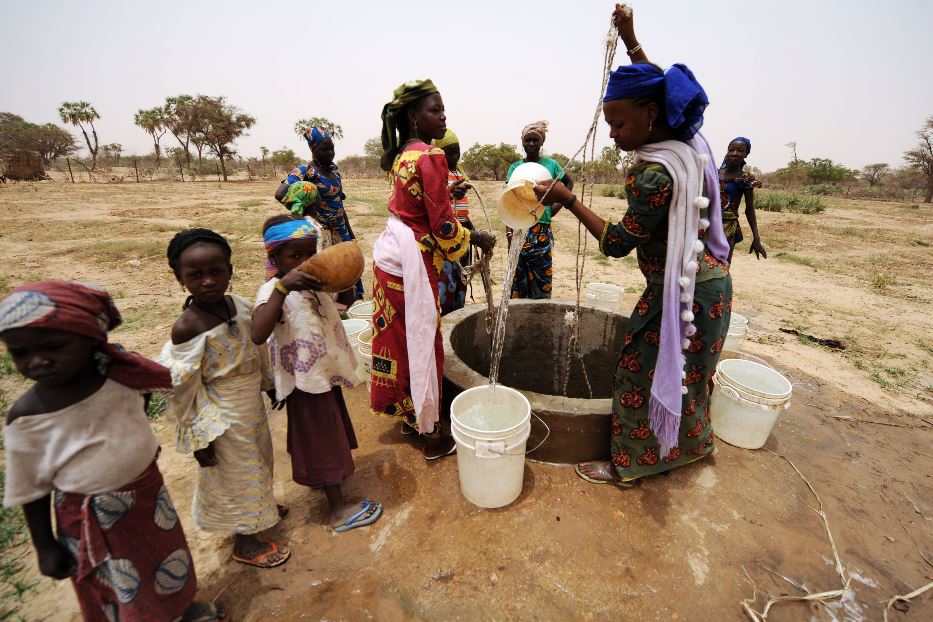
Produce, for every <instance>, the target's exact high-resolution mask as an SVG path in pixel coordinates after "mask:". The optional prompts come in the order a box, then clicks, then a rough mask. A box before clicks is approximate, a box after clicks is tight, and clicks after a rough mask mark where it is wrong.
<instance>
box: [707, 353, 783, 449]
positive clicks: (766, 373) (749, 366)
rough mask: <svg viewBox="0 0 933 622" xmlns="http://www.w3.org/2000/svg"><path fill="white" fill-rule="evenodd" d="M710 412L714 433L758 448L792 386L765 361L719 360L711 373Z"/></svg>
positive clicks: (728, 441)
mask: <svg viewBox="0 0 933 622" xmlns="http://www.w3.org/2000/svg"><path fill="white" fill-rule="evenodd" d="M713 383H714V385H715V388H714V389H713V394H712V397H711V398H710V416H711V417H712V420H713V430H714V431H715V433H716V436H717V437H718V438H720V439H722V440H723V441H725V442H727V443H729V444H730V445H735V446H736V447H742V448H744V449H758V448H760V447H761V446H762V445H764V444H765V442H766V441H767V440H768V436H769V435H770V434H771V430H772V428H774V424H775V422H776V421H777V418H778V415H779V414H780V413H781V411H782V410H784V409H786V408H788V407H789V406H790V398H791V393H792V392H793V386H792V385H791V383H790V381H789V380H788V379H787V378H785V377H784V376H783V375H782V374H781V373H780V372H778V371H777V370H774V369H772V368H770V367H768V366H767V365H761V364H760V363H755V362H753V361H748V360H745V359H741V358H735V359H728V360H725V361H720V363H719V365H718V366H717V367H716V373H715V374H713Z"/></svg>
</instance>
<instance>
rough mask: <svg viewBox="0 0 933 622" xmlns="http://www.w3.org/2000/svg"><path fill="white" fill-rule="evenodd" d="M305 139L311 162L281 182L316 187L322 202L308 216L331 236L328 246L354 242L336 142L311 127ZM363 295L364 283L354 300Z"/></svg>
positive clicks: (359, 287)
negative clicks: (335, 148)
mask: <svg viewBox="0 0 933 622" xmlns="http://www.w3.org/2000/svg"><path fill="white" fill-rule="evenodd" d="M302 135H303V136H304V137H305V140H306V141H308V147H309V148H310V149H311V161H310V162H309V163H308V164H306V165H305V164H302V165H300V166H296V167H295V168H294V169H292V171H291V173H289V174H288V177H287V178H286V179H285V181H284V182H282V183H283V185H286V186H287V187H289V188H291V186H292V185H293V184H295V183H296V182H299V181H304V182H310V183H312V184H314V185H315V186H316V187H317V191H318V195H319V196H320V198H321V201H320V203H319V204H317V205H316V206H315V207H314V209H313V213H309V214H308V215H309V216H312V217H313V218H314V219H315V220H316V221H317V222H319V223H320V225H321V227H323V229H324V231H325V232H326V233H325V235H327V236H329V238H330V239H329V240H327V242H328V244H327V246H329V245H330V244H337V243H338V242H347V241H349V240H355V239H356V236H355V235H354V233H353V228H352V227H351V226H350V218H349V216H347V211H346V209H345V208H344V205H343V201H344V199H346V198H347V195H346V194H344V192H343V179H342V178H341V176H340V171H338V170H337V165H336V164H335V163H334V154H335V152H334V140H333V138H332V137H331V135H330V132H328V131H327V130H322V129H321V128H317V127H308V128H305V129H304V131H303V132H302ZM286 197H287V195H286ZM322 248H323V246H322ZM363 295H364V292H363V281H362V279H361V280H359V281H357V282H356V285H355V286H354V297H353V300H362V299H363ZM351 302H353V301H351Z"/></svg>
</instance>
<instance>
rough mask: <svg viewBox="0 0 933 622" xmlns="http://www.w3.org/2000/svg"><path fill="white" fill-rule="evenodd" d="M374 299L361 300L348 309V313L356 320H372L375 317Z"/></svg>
mask: <svg viewBox="0 0 933 622" xmlns="http://www.w3.org/2000/svg"><path fill="white" fill-rule="evenodd" d="M373 308H374V305H373V301H372V300H359V301H357V302H356V303H354V305H353V306H352V307H350V308H349V309H347V315H348V316H350V317H351V318H353V319H355V320H366V321H367V322H371V321H372V319H373Z"/></svg>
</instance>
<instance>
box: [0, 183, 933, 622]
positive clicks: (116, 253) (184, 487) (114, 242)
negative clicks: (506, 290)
mask: <svg viewBox="0 0 933 622" xmlns="http://www.w3.org/2000/svg"><path fill="white" fill-rule="evenodd" d="M274 189H275V184H274V183H271V184H270V183H268V182H253V183H247V182H231V183H226V184H221V183H217V182H198V183H185V184H181V183H144V184H138V185H137V184H135V183H124V184H112V185H92V184H77V185H72V184H66V183H48V182H46V183H37V184H27V183H20V184H8V185H6V186H2V187H0V265H2V266H3V268H2V271H0V275H2V276H0V288H2V289H3V291H6V289H8V288H10V287H13V286H15V285H17V284H19V283H22V282H26V281H30V280H36V279H39V278H72V279H84V280H91V281H94V282H97V283H100V284H103V285H105V286H107V287H108V288H109V289H110V291H111V293H112V294H113V295H114V297H115V298H116V300H117V303H118V305H119V307H120V308H121V310H122V311H123V312H124V317H125V320H126V324H125V326H124V327H122V328H121V329H118V330H117V331H116V332H115V334H114V335H113V336H112V340H114V341H119V342H121V343H123V344H124V345H126V346H127V347H130V348H132V349H136V350H138V351H140V352H142V353H144V354H146V355H150V356H154V355H155V354H156V353H157V352H158V350H159V348H160V347H161V345H162V343H163V342H164V341H165V340H166V339H167V338H168V335H169V329H170V327H171V324H172V322H173V321H174V318H175V317H176V316H177V313H178V312H179V310H180V306H181V304H182V303H183V301H184V298H185V294H184V293H183V292H182V291H181V289H180V287H179V286H178V284H177V283H176V282H175V281H174V278H173V277H172V275H171V273H170V272H169V270H168V267H167V265H166V263H165V260H164V251H165V247H166V245H167V242H168V240H169V239H170V238H171V236H172V235H173V234H174V232H175V231H177V230H178V229H179V228H181V227H183V226H189V225H198V226H207V227H211V228H214V229H216V230H217V231H219V232H221V233H223V234H224V235H226V236H227V237H228V238H229V239H230V240H231V242H232V244H233V248H234V265H235V269H236V279H235V282H234V291H235V292H236V293H238V294H240V295H242V296H245V297H247V298H251V297H252V296H253V294H254V293H255V291H256V289H257V287H258V285H259V283H260V281H261V278H262V264H263V252H262V247H261V242H260V237H261V236H260V231H259V230H260V225H261V223H262V221H263V220H264V219H265V218H266V217H267V216H269V215H272V214H276V213H279V212H280V211H281V207H279V206H278V205H277V204H276V203H275V201H274V200H273V199H272V198H271V194H272V192H273V191H274ZM480 189H481V192H482V194H483V196H484V197H486V199H487V203H488V205H487V210H488V211H489V215H490V218H491V223H490V225H491V227H492V228H493V229H494V230H496V231H499V232H501V231H502V227H501V226H500V224H499V222H498V220H497V219H496V218H495V215H494V213H493V212H494V207H493V204H494V201H493V198H494V197H495V195H496V192H497V189H498V185H497V184H492V183H482V184H480ZM346 190H347V194H348V195H349V197H350V198H349V201H348V211H349V214H350V217H351V221H352V223H353V227H354V230H355V231H356V232H357V234H358V237H359V238H360V241H361V243H362V244H363V246H364V250H365V253H366V254H367V256H369V255H370V252H369V251H370V249H371V247H372V243H373V241H374V240H375V238H376V236H377V235H378V234H379V233H380V232H381V230H382V227H383V224H384V222H385V213H386V212H385V201H386V198H387V196H388V189H387V187H386V186H385V184H384V182H381V181H376V180H351V181H349V182H348V183H347V188H346ZM471 199H473V209H474V222H476V223H477V225H478V226H481V227H482V226H486V222H485V218H484V217H483V215H482V210H481V209H480V208H479V206H478V205H477V202H476V200H475V197H471ZM829 204H830V207H829V209H828V210H827V211H826V212H824V213H822V214H818V215H809V216H805V215H796V214H781V213H776V214H775V213H759V222H760V228H761V232H762V238H763V241H764V244H765V246H766V247H767V248H768V251H769V256H770V258H769V259H768V260H767V261H764V260H762V261H756V260H755V259H754V258H753V257H749V256H748V255H746V254H745V251H743V250H741V248H740V249H739V251H737V258H736V260H735V262H734V266H733V277H734V287H735V301H736V302H735V310H736V311H737V312H738V313H742V314H743V315H746V316H747V317H749V319H750V335H749V337H747V338H746V341H745V344H744V345H743V349H744V350H745V351H747V352H749V353H752V354H755V355H757V356H761V357H764V358H766V359H767V360H769V361H770V362H772V364H773V365H774V366H775V367H776V368H778V369H779V370H781V371H782V372H783V373H785V374H786V375H787V376H788V377H789V378H790V379H791V381H792V382H793V383H794V396H793V402H792V405H791V407H790V409H789V410H787V411H786V412H785V414H784V415H783V416H782V417H781V419H780V420H779V423H778V425H777V426H776V428H775V430H774V433H773V434H772V436H771V438H770V439H769V441H768V444H767V445H766V447H765V449H764V450H759V451H747V450H742V449H737V448H734V447H730V446H729V445H726V444H725V443H722V442H719V443H718V450H717V452H716V454H715V455H714V456H713V457H711V458H710V459H708V460H706V461H705V462H700V463H697V464H694V465H690V466H688V467H685V468H683V469H680V470H678V471H675V472H673V473H671V474H670V475H669V476H667V477H663V476H662V477H655V478H650V479H648V480H646V481H644V482H643V483H642V484H641V485H640V486H639V487H637V488H635V489H631V490H619V489H616V488H614V487H610V486H595V485H592V484H588V483H586V482H584V481H582V480H580V479H578V478H577V477H576V476H575V475H574V473H573V471H572V469H571V468H570V467H568V466H560V465H550V464H542V463H534V462H529V463H528V464H527V465H526V468H525V482H524V490H523V492H522V495H521V496H520V497H519V499H518V500H517V501H516V502H515V503H513V504H512V505H510V506H508V507H506V508H503V509H500V510H482V509H479V508H477V507H474V506H472V505H471V504H470V503H469V502H467V501H466V500H465V499H464V498H463V497H462V496H461V495H460V492H459V485H458V479H457V464H456V460H455V459H447V460H443V461H439V462H436V463H430V464H428V463H426V462H425V461H424V460H423V459H422V458H421V456H420V452H419V450H418V448H417V447H415V446H413V445H412V444H410V442H409V440H408V439H407V438H406V437H403V436H402V435H401V434H399V432H398V429H397V425H395V424H394V423H393V422H391V421H389V420H385V419H379V418H374V417H371V416H370V415H369V414H368V394H367V393H366V388H365V385H364V386H363V387H361V388H356V389H354V390H352V391H347V393H346V395H347V399H348V406H349V409H350V412H351V416H352V417H353V421H354V425H355V427H356V430H357V435H358V437H359V439H360V449H359V450H358V451H357V452H356V453H355V460H356V465H357V471H356V474H355V475H354V476H353V477H352V478H351V480H350V481H349V483H348V485H347V487H346V491H347V493H348V495H349V496H352V497H355V498H364V497H372V498H376V499H379V500H381V501H382V502H383V504H384V506H385V513H384V516H383V517H382V518H381V519H380V520H379V521H378V522H377V523H375V524H374V525H372V526H370V527H366V528H361V529H356V530H352V531H350V532H348V533H345V534H336V533H333V532H332V531H330V530H329V529H327V528H326V527H325V526H324V525H323V524H322V519H323V514H324V506H325V502H324V499H323V496H322V495H320V494H319V493H316V492H311V491H308V490H307V489H304V488H302V487H300V486H297V485H295V484H293V483H292V482H291V481H290V479H289V475H290V466H289V462H288V456H287V454H286V452H285V448H284V445H285V419H284V414H283V413H281V412H271V413H270V424H271V427H272V432H273V438H274V441H275V447H276V469H277V484H276V487H277V495H278V497H279V500H280V502H282V503H285V504H287V505H288V506H289V507H290V508H291V513H290V514H289V516H288V517H287V518H286V519H285V520H284V521H283V522H282V523H281V524H280V525H279V526H277V527H276V528H275V529H274V530H273V531H272V535H273V536H274V537H276V538H277V539H280V540H282V539H284V540H287V541H289V543H290V546H291V548H292V551H293V555H292V559H291V560H290V561H289V562H288V563H287V564H286V565H285V566H283V567H281V568H279V569H274V570H265V571H263V570H257V569H252V568H246V567H243V566H240V565H236V564H235V563H233V562H231V561H230V553H231V549H232V541H231V539H230V538H224V537H215V536H211V535H209V534H206V533H202V532H199V531H198V530H197V529H196V528H195V526H194V525H193V522H192V520H191V515H190V511H189V508H190V503H191V495H192V490H193V485H194V477H195V469H196V464H195V462H194V460H193V459H192V458H190V457H188V456H183V455H180V454H178V453H177V452H176V451H175V450H174V447H173V446H172V442H171V439H172V437H173V430H172V427H173V426H172V423H171V420H170V419H169V417H167V416H166V417H162V418H161V419H160V420H158V421H156V422H155V423H154V427H155V429H156V432H157V434H158V436H159V439H160V440H161V441H162V444H163V447H164V451H163V454H162V458H161V459H160V465H161V468H162V471H163V472H164V474H165V476H166V480H167V485H168V486H169V489H170V490H171V492H172V495H173V497H174V500H175V504H176V506H177V507H178V508H179V513H180V516H181V517H182V520H183V524H184V526H185V529H186V532H187V534H188V538H189V541H190V543H191V547H192V550H193V552H194V558H195V566H196V569H197V573H198V577H199V583H200V595H201V597H202V598H204V599H209V600H213V599H218V600H221V601H223V602H224V603H226V604H227V605H228V606H229V607H230V608H231V610H232V612H233V615H234V619H236V620H269V619H280V620H300V619H320V620H364V619H378V620H420V619H424V620H448V619H450V620H490V619H491V620H504V619H523V620H567V619H585V620H586V619H592V620H603V619H641V620H710V619H713V617H714V616H715V617H716V618H718V619H722V620H739V619H745V614H744V613H743V610H742V607H741V604H740V603H741V601H742V600H743V599H746V598H752V596H753V594H754V592H755V587H754V586H753V583H754V585H755V586H757V592H758V599H757V601H756V603H755V604H754V605H753V606H754V607H755V608H757V609H759V610H760V608H761V607H763V605H764V602H765V601H766V600H767V595H772V596H778V595H782V594H787V595H794V596H799V595H802V594H804V591H803V590H808V591H810V592H812V593H816V592H822V591H829V590H836V589H839V588H840V587H842V585H843V579H842V578H840V574H839V573H838V572H837V570H836V568H835V561H834V557H833V548H832V546H831V543H830V538H829V537H828V534H827V529H826V527H825V526H824V523H823V520H822V519H821V517H820V515H819V514H818V513H817V512H816V511H815V508H819V507H820V501H819V500H818V499H817V498H816V496H815V495H814V493H813V492H811V490H810V489H809V488H808V486H807V481H809V483H810V484H811V485H812V487H813V491H815V493H816V494H818V495H819V498H820V499H821V501H822V506H823V509H824V510H825V515H826V518H827V521H828V525H829V528H830V529H831V533H832V538H833V539H834V542H835V545H836V547H837V550H838V556H839V559H840V561H841V564H842V567H843V569H842V572H843V574H844V576H845V577H846V580H848V581H849V588H850V589H849V590H848V591H847V592H846V594H845V596H844V598H842V599H841V600H840V599H836V600H835V601H828V602H826V603H825V604H819V603H815V604H802V603H790V604H779V605H777V606H775V608H774V609H773V610H772V614H771V615H770V616H769V619H771V620H778V621H780V620H801V619H813V620H880V619H882V612H883V609H884V607H883V605H882V604H881V603H882V602H883V601H886V600H887V599H888V598H890V597H891V596H893V595H895V594H907V593H909V592H911V591H912V590H914V589H916V588H918V587H921V586H923V585H925V584H927V583H929V582H930V581H931V580H933V563H931V562H933V462H931V458H933V447H931V445H933V443H931V441H933V368H931V365H933V337H931V336H930V334H929V329H930V326H931V323H930V320H929V318H930V316H931V311H933V304H931V303H933V253H931V251H930V246H931V244H933V210H931V208H930V207H929V206H921V207H920V208H918V209H913V208H911V207H910V206H909V205H904V204H895V203H880V202H857V201H843V200H833V199H830V200H829ZM594 207H595V209H596V210H597V211H598V212H600V213H601V214H602V215H604V216H605V217H607V218H613V219H619V218H620V217H621V214H622V212H623V210H624V203H623V201H622V200H620V199H616V198H602V197H596V199H595V200H594ZM556 237H557V253H556V258H555V279H554V282H555V297H557V298H564V299H572V298H574V297H575V296H576V289H575V285H574V262H575V257H576V251H577V226H576V221H575V220H574V219H573V217H572V216H571V215H570V214H560V215H558V217H557V218H556ZM595 248H596V245H595V243H594V242H593V241H592V240H590V241H589V242H588V244H587V249H586V253H585V258H586V264H585V273H584V278H583V282H584V283H586V282H590V281H610V282H614V283H618V284H621V285H623V286H625V288H626V291H627V294H626V300H625V302H624V303H623V306H624V307H625V308H630V307H631V306H632V305H634V302H635V300H636V297H637V295H638V293H639V292H640V290H641V288H642V285H643V280H642V277H641V275H640V273H639V272H638V270H637V267H636V265H635V262H634V261H633V260H632V259H624V260H621V261H619V260H606V259H604V258H599V257H597V253H595ZM131 260H139V265H138V266H134V265H131V264H128V263H127V262H129V261H131ZM502 261H503V260H502V253H499V255H498V256H497V257H496V259H495V261H494V268H493V274H494V275H501V274H502V268H503V264H502ZM134 263H136V262H134ZM369 279H370V276H369V275H368V274H367V276H364V283H366V284H367V290H368V288H369ZM499 286H501V283H500V284H497V289H496V296H498V287H499ZM483 300H484V298H483V296H482V293H481V291H477V295H476V301H477V302H482V301H483ZM781 328H784V329H790V330H796V331H798V332H799V333H802V334H803V335H810V336H812V337H815V338H833V339H839V340H841V341H843V342H844V344H845V345H846V349H845V351H837V350H832V349H829V348H826V347H823V346H820V345H818V344H817V343H816V342H815V341H813V340H812V339H810V338H807V337H798V336H794V335H791V334H787V333H783V332H780V330H779V329H781ZM529 363H530V364H533V362H529ZM605 373H612V372H611V370H606V372H605ZM25 388H26V384H25V383H24V382H22V381H20V380H19V379H18V378H16V377H15V376H14V375H4V376H0V389H2V390H3V391H4V392H5V393H6V395H7V397H8V398H9V399H10V400H13V399H15V397H16V396H17V395H18V394H19V393H21V392H22V391H23V390H24V389H25ZM785 458H786V459H787V460H789V461H792V462H793V463H794V464H795V465H796V466H797V467H798V468H799V470H800V472H801V473H802V475H798V473H797V472H796V471H795V470H794V468H793V467H792V466H791V464H790V463H789V462H788V461H787V460H785ZM804 477H805V478H806V480H807V481H805V480H804ZM27 565H28V566H29V576H28V578H29V579H32V580H36V581H38V584H37V587H36V589H35V590H34V591H33V592H30V593H29V594H28V595H27V596H26V599H25V601H24V603H23V605H22V608H21V615H22V616H23V617H24V618H25V619H27V620H76V619H78V615H77V613H76V610H77V609H76V604H75V601H74V597H73V595H72V592H71V588H70V586H69V585H68V584H67V583H57V584H56V583H54V582H52V581H50V580H48V579H44V578H41V577H39V576H38V573H37V571H36V570H35V563H34V558H33V556H32V553H31V550H30V551H29V552H28V558H27ZM782 577H784V578H782ZM902 609H903V607H902ZM890 615H891V620H893V621H898V620H903V621H911V620H917V621H920V620H929V619H933V591H931V592H927V593H926V594H924V595H922V596H920V597H918V598H917V599H915V600H913V601H912V602H911V604H910V607H909V611H907V612H900V611H895V610H892V611H891V612H890Z"/></svg>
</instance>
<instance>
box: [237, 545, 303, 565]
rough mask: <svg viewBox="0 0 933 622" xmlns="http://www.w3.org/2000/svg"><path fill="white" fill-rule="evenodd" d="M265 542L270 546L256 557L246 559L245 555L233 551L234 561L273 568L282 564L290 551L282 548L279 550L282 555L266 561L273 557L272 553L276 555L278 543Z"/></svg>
mask: <svg viewBox="0 0 933 622" xmlns="http://www.w3.org/2000/svg"><path fill="white" fill-rule="evenodd" d="M266 544H268V545H269V546H270V547H272V548H270V549H269V550H268V551H266V552H265V553H260V554H259V555H257V556H256V557H253V558H250V559H247V558H245V557H240V556H239V555H237V554H236V553H234V554H233V559H234V561H238V562H240V563H241V564H246V565H247V566H256V567H257V568H275V567H276V566H281V565H282V564H284V563H285V562H287V561H288V558H289V557H291V556H292V552H291V551H289V550H288V549H283V550H282V552H281V554H282V557H280V558H279V559H276V560H272V561H266V560H268V559H269V558H270V557H273V556H274V555H277V554H278V553H279V545H278V544H276V543H275V542H266Z"/></svg>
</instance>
